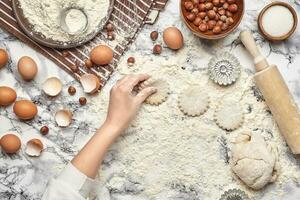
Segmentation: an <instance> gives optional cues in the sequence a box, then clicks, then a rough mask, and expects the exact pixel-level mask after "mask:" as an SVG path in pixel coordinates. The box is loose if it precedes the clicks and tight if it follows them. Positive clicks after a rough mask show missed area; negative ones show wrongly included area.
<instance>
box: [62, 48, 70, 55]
mask: <svg viewBox="0 0 300 200" xmlns="http://www.w3.org/2000/svg"><path fill="white" fill-rule="evenodd" d="M62 55H63V57H68V56H69V55H70V52H68V51H67V50H63V51H62Z"/></svg>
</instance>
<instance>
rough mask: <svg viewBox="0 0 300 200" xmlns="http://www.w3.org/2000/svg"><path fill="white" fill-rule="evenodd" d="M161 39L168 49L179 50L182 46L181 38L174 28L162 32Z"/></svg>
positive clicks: (178, 31) (180, 34) (177, 30)
mask: <svg viewBox="0 0 300 200" xmlns="http://www.w3.org/2000/svg"><path fill="white" fill-rule="evenodd" d="M163 39H164V42H165V43H166V45H167V46H168V47H169V48H170V49H174V50H177V49H180V48H181V47H182V46H183V36H182V33H181V32H180V30H179V29H178V28H176V27H169V28H166V29H165V30H164V33H163Z"/></svg>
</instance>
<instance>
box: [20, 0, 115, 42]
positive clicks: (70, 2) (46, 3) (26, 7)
mask: <svg viewBox="0 0 300 200" xmlns="http://www.w3.org/2000/svg"><path fill="white" fill-rule="evenodd" d="M19 2H20V5H21V8H22V10H23V13H24V16H25V17H26V18H27V19H28V21H29V23H30V24H32V25H33V29H34V31H35V32H39V33H41V34H42V35H43V36H44V37H45V38H50V39H53V40H56V41H60V42H69V41H74V40H75V41H80V40H82V39H84V38H85V37H86V36H88V35H89V34H91V33H93V32H94V31H97V30H98V27H99V24H100V22H101V20H102V19H103V18H105V17H106V15H107V12H108V8H109V3H110V1H109V0H92V1H86V0H21V1H19ZM66 8H78V9H81V10H83V11H84V12H85V14H86V15H87V18H88V22H89V23H88V27H87V29H86V31H85V32H83V33H81V34H79V35H69V34H68V33H66V32H65V31H64V30H63V29H62V28H61V27H60V15H61V11H62V10H64V9H66ZM80 22H81V21H78V23H80Z"/></svg>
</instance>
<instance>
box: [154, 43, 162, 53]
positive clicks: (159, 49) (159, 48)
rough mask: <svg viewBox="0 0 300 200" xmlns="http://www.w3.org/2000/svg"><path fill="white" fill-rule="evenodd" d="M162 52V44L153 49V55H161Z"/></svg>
mask: <svg viewBox="0 0 300 200" xmlns="http://www.w3.org/2000/svg"><path fill="white" fill-rule="evenodd" d="M161 51H162V47H161V45H160V44H156V45H154V47H153V53H154V54H161Z"/></svg>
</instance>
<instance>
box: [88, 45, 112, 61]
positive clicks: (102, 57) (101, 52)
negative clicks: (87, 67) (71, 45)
mask: <svg viewBox="0 0 300 200" xmlns="http://www.w3.org/2000/svg"><path fill="white" fill-rule="evenodd" d="M113 55H114V53H113V51H112V50H111V48H110V47H108V46H106V45H99V46H96V47H95V48H93V49H92V51H91V53H90V58H91V60H92V62H93V63H95V64H97V65H107V64H109V63H110V62H111V61H112V59H113Z"/></svg>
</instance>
